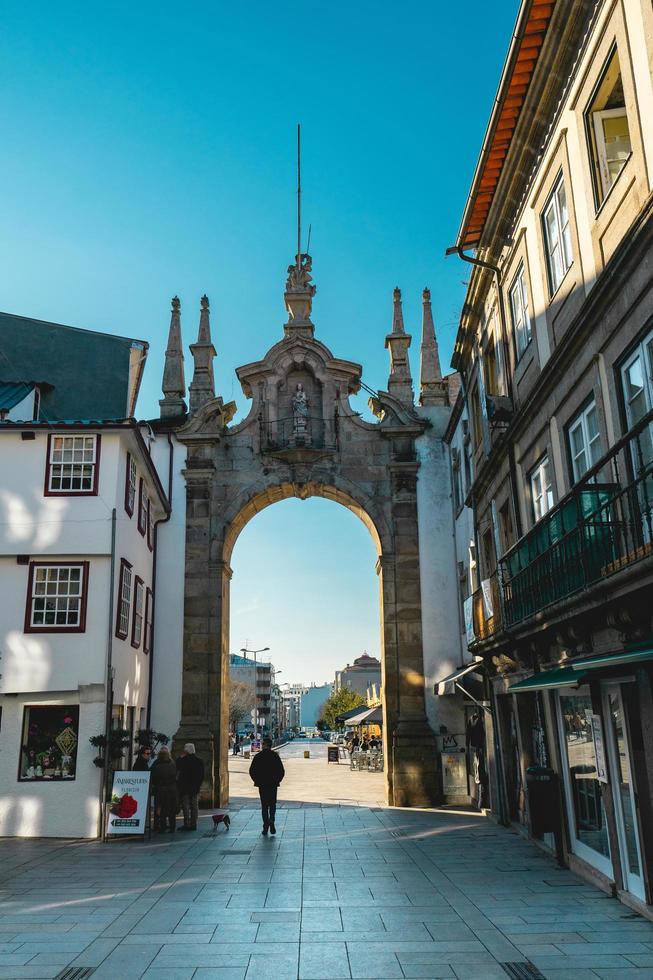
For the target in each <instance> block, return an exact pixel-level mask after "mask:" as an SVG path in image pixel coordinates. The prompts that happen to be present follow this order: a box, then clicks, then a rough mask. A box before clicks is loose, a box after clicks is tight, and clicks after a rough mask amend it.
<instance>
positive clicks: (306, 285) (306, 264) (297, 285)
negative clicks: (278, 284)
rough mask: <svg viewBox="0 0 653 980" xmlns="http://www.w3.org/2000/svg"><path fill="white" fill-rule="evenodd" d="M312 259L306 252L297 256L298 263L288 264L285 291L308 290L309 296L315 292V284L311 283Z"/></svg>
mask: <svg viewBox="0 0 653 980" xmlns="http://www.w3.org/2000/svg"><path fill="white" fill-rule="evenodd" d="M312 269H313V259H312V258H311V257H310V255H308V254H307V253H306V252H302V254H301V255H300V256H299V263H297V261H295V264H294V265H289V266H288V279H287V280H286V292H289V293H296V292H309V293H310V294H311V296H313V295H314V294H315V286H313V285H311V283H312V282H313V276H312V275H311V271H312Z"/></svg>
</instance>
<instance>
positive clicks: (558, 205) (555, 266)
mask: <svg viewBox="0 0 653 980" xmlns="http://www.w3.org/2000/svg"><path fill="white" fill-rule="evenodd" d="M542 225H543V229H544V245H545V251H546V259H547V269H548V274H549V290H550V293H551V295H552V296H553V294H554V293H556V292H557V290H558V287H559V286H560V283H561V282H562V280H563V279H564V278H565V276H566V274H567V270H568V269H569V267H570V266H571V263H572V258H573V256H572V251H571V227H570V224H569V210H568V208H567V193H566V191H565V184H564V181H563V179H562V174H561V175H560V177H559V178H558V181H557V182H556V185H555V187H554V188H553V191H552V193H551V197H550V198H549V200H548V202H547V205H546V207H545V208H544V212H543V214H542Z"/></svg>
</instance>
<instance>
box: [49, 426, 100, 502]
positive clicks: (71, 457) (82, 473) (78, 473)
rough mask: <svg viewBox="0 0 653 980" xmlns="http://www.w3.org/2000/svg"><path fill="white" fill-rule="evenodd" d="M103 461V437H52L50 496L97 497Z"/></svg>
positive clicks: (50, 436) (50, 448)
mask: <svg viewBox="0 0 653 980" xmlns="http://www.w3.org/2000/svg"><path fill="white" fill-rule="evenodd" d="M99 461H100V437H99V436H97V435H91V436H63V435H62V436H57V435H49V436H48V457H47V463H46V472H45V494H46V496H64V497H66V496H70V497H75V496H83V495H89V496H93V495H95V494H97V489H98V470H99Z"/></svg>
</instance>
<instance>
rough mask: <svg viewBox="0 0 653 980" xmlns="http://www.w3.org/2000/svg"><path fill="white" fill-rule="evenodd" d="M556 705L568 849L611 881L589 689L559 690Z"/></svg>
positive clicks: (582, 687) (608, 847)
mask: <svg viewBox="0 0 653 980" xmlns="http://www.w3.org/2000/svg"><path fill="white" fill-rule="evenodd" d="M557 701H558V725H559V729H560V745H561V748H562V757H563V762H564V765H563V770H564V772H563V785H564V790H565V803H566V809H567V816H568V820H569V830H570V838H571V849H572V851H573V852H574V854H577V855H578V857H580V858H582V859H583V860H584V861H587V863H588V864H591V865H592V866H593V867H595V868H597V869H598V870H599V871H601V872H602V873H603V874H604V875H606V876H607V877H608V878H614V872H613V870H612V860H611V858H610V842H609V840H608V826H607V820H606V815H605V807H604V806H603V794H602V792H601V783H600V780H599V778H598V777H599V771H598V765H597V759H596V751H595V746H594V738H593V734H592V698H591V696H590V689H589V686H588V685H583V686H581V687H579V688H578V689H577V690H573V689H569V688H562V689H561V690H560V691H559V693H558V698H557Z"/></svg>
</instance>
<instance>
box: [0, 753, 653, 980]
mask: <svg viewBox="0 0 653 980" xmlns="http://www.w3.org/2000/svg"><path fill="white" fill-rule="evenodd" d="M294 765H297V766H299V765H302V763H301V762H300V761H299V760H298V759H295V760H293V759H292V758H288V759H287V768H288V769H289V770H292V768H293V766H294ZM323 765H324V766H325V767H326V762H324V763H323ZM243 768H244V763H243V762H242V761H241V762H237V763H236V764H235V766H234V769H238V770H240V771H241V772H242V769H243ZM337 771H338V770H337V767H335V766H332V767H330V770H329V775H328V780H334V779H335V778H336V777H335V775H333V773H335V772H337ZM340 774H341V776H340V778H341V779H342V781H343V785H345V786H346V787H348V788H347V793H349V792H350V787H351V785H352V784H351V777H356V778H359V779H360V778H363V777H365V776H366V774H365V773H361V774H358V773H349V772H348V770H346V769H344V767H343V768H341V769H340ZM243 775H244V773H243ZM369 775H372V776H374V777H375V778H376V774H369ZM237 778H238V777H237V774H236V772H234V781H237ZM295 778H296V779H299V776H298V775H297V774H295ZM325 778H327V777H325ZM241 782H242V784H243V787H244V785H245V784H244V780H241ZM289 785H290V783H289ZM325 785H326V784H325ZM360 785H361V786H362V785H363V784H360ZM343 793H344V789H343ZM304 795H310V794H309V793H308V792H307V793H305V794H304ZM231 812H232V817H233V823H232V826H231V830H230V832H228V833H225V832H224V831H223V830H220V831H219V832H218V833H217V834H216V835H214V834H213V833H212V831H211V829H210V828H211V822H210V817H209V815H208V814H207V815H204V816H202V818H201V820H200V825H201V826H200V830H199V831H198V832H197V833H190V834H183V833H177V834H176V835H174V836H170V835H165V836H158V837H153V838H152V839H151V840H150V841H148V840H145V841H144V842H141V841H137V842H127V841H117V842H112V843H109V844H100V843H88V842H87V843H81V842H73V841H70V842H62V841H15V840H14V841H12V840H3V841H0V861H1V862H2V863H1V865H0V866H1V867H2V889H1V891H0V899H1V901H0V931H1V932H2V942H1V943H0V980H2V978H12V980H14V978H15V980H18V978H22V977H25V978H34V980H36V978H50V980H51V978H54V977H56V976H57V975H58V974H60V973H61V971H63V970H64V969H65V968H66V967H68V966H72V967H88V968H92V971H93V972H92V974H91V976H92V978H93V980H137V978H143V980H191V978H192V980H261V978H262V980H267V978H270V980H297V978H300V980H327V978H373V980H384V978H387V980H392V978H402V977H406V978H429V977H430V978H440V977H450V978H457V980H471V978H474V980H494V978H504V980H505V977H506V976H510V975H514V974H510V973H507V972H506V970H505V969H504V967H503V966H502V964H504V963H506V964H510V963H522V964H524V963H526V962H527V961H530V963H532V964H534V965H535V966H536V967H538V968H539V970H540V971H541V974H542V975H543V976H544V977H546V978H550V980H554V978H558V980H563V978H569V980H588V978H590V977H591V978H596V977H601V978H604V980H616V978H619V980H628V978H630V977H632V978H641V980H645V978H653V924H651V923H649V922H647V921H645V920H644V919H642V918H640V917H639V916H637V915H635V914H634V913H632V912H630V911H629V909H627V908H626V907H625V906H624V905H622V904H620V903H619V902H617V901H616V900H615V899H612V898H609V897H608V896H606V895H604V894H603V893H602V892H600V891H598V890H597V889H595V888H593V887H592V886H590V885H587V884H584V883H583V882H582V881H580V880H579V879H578V878H576V877H575V876H574V875H573V874H571V872H569V871H566V870H560V869H559V868H558V867H557V866H556V864H555V862H554V861H552V860H551V859H550V858H548V857H547V856H545V855H544V854H543V853H542V852H540V851H539V850H538V849H537V848H536V847H534V846H533V845H532V844H531V843H529V842H527V841H525V840H522V838H521V837H519V836H518V835H517V834H515V833H514V832H512V831H508V830H504V829H502V828H499V827H496V826H495V825H494V824H493V823H491V822H490V821H489V820H488V819H486V818H484V817H481V816H478V815H476V814H466V813H460V812H444V811H439V812H434V811H430V812H425V811H419V812H418V811H408V810H390V809H387V808H385V807H377V806H371V805H367V806H356V805H344V804H341V805H337V804H331V805H330V804H324V805H319V804H316V803H311V802H307V801H303V800H291V801H290V802H286V803H284V804H283V805H282V807H281V809H280V810H279V811H278V819H277V829H278V833H277V836H276V838H269V837H268V838H264V837H262V836H261V833H260V818H259V813H258V809H257V807H256V802H255V800H254V799H252V798H251V794H250V795H249V796H244V795H243V796H240V797H239V798H237V799H235V800H234V805H233V807H232V809H231ZM532 975H533V976H537V974H532Z"/></svg>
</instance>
